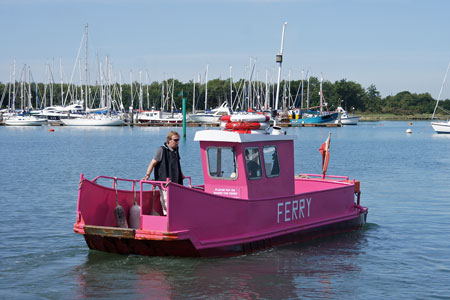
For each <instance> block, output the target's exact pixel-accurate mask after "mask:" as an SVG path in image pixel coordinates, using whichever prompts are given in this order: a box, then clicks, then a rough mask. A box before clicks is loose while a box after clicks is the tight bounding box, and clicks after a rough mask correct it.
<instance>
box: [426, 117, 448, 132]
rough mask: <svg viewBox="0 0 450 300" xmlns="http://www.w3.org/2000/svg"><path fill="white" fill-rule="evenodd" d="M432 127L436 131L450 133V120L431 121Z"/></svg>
mask: <svg viewBox="0 0 450 300" xmlns="http://www.w3.org/2000/svg"><path fill="white" fill-rule="evenodd" d="M431 127H433V129H434V131H436V133H450V120H448V121H447V122H431Z"/></svg>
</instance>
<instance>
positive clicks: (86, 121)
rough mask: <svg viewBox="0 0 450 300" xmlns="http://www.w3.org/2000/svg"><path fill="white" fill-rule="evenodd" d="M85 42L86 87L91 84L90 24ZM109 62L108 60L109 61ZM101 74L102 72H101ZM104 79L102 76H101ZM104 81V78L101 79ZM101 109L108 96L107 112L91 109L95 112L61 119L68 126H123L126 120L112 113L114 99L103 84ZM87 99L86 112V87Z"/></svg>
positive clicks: (86, 28) (86, 31)
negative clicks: (88, 46) (89, 57)
mask: <svg viewBox="0 0 450 300" xmlns="http://www.w3.org/2000/svg"><path fill="white" fill-rule="evenodd" d="M84 38H85V43H86V54H85V71H86V78H85V80H86V87H87V86H88V85H89V83H88V62H87V53H88V51H87V45H88V25H86V27H85V33H84ZM106 64H108V60H107V63H106ZM100 74H101V72H100ZM101 79H102V77H101ZM100 82H102V80H100ZM101 89H102V92H101V97H102V100H101V105H100V106H101V109H100V110H104V100H105V98H106V97H108V105H107V110H106V114H98V113H97V109H94V110H91V111H92V112H93V113H89V114H86V115H84V116H83V117H80V118H73V119H61V122H62V123H63V124H64V125H66V126H121V125H124V121H123V120H122V118H121V117H120V116H119V115H116V114H112V113H111V107H112V101H111V93H109V92H108V93H107V95H106V94H105V92H104V90H103V86H102V85H101ZM85 95H86V99H85V101H84V102H85V103H84V104H85V105H86V112H88V110H89V108H88V98H89V92H88V89H87V88H86V94H85Z"/></svg>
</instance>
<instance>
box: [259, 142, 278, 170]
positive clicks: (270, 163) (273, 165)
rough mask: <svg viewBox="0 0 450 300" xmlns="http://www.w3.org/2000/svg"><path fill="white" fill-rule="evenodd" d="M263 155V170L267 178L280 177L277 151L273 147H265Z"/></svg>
mask: <svg viewBox="0 0 450 300" xmlns="http://www.w3.org/2000/svg"><path fill="white" fill-rule="evenodd" d="M263 153H264V168H265V169H266V176H267V177H275V176H280V163H279V161H278V151H277V147H275V146H265V147H264V148H263Z"/></svg>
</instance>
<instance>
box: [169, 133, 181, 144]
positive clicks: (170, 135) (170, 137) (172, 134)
mask: <svg viewBox="0 0 450 300" xmlns="http://www.w3.org/2000/svg"><path fill="white" fill-rule="evenodd" d="M174 135H176V136H177V137H178V138H179V137H180V135H179V134H178V132H176V131H171V132H169V134H168V135H167V138H166V143H167V144H168V143H169V142H170V140H171V139H172V138H173V136H174Z"/></svg>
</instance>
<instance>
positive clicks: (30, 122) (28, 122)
mask: <svg viewBox="0 0 450 300" xmlns="http://www.w3.org/2000/svg"><path fill="white" fill-rule="evenodd" d="M46 121H47V120H45V119H14V118H13V119H8V120H6V121H5V125H7V126H42V125H43V124H44V123H45V122H46Z"/></svg>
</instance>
